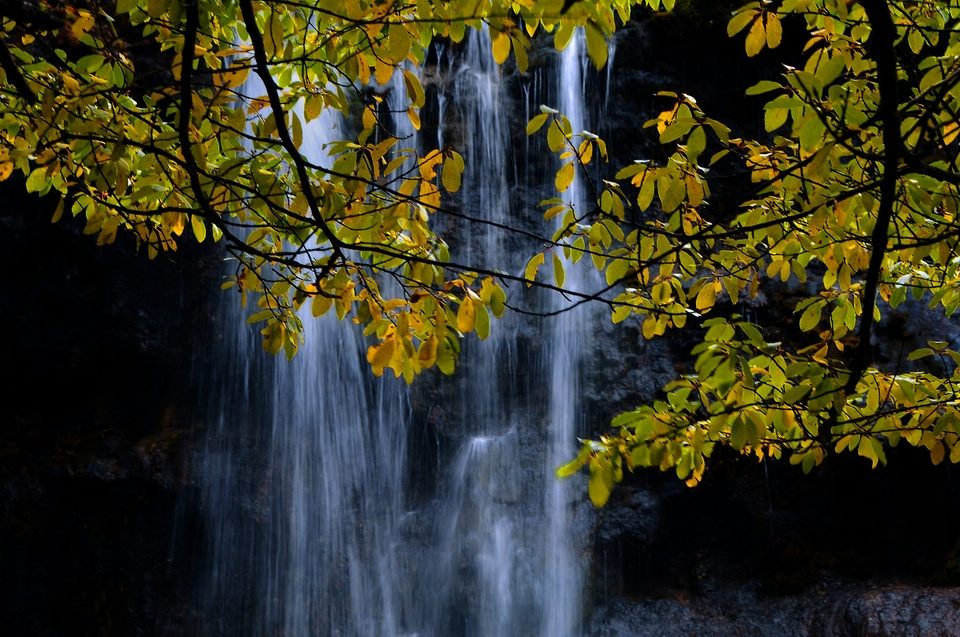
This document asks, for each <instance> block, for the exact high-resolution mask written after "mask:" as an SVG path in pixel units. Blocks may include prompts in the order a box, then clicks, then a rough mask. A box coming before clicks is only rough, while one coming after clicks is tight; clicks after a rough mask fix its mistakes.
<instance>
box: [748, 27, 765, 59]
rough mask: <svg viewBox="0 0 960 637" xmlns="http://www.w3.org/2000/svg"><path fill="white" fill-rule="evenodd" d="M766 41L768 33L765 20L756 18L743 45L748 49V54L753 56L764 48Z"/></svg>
mask: <svg viewBox="0 0 960 637" xmlns="http://www.w3.org/2000/svg"><path fill="white" fill-rule="evenodd" d="M766 42H767V34H766V30H765V29H764V27H763V20H755V21H754V23H753V25H752V26H751V27H750V32H749V33H748V34H747V39H746V40H745V41H744V45H743V46H744V48H745V49H746V51H747V56H748V57H753V56H754V55H756V54H757V53H759V52H760V51H761V50H763V45H764V44H766Z"/></svg>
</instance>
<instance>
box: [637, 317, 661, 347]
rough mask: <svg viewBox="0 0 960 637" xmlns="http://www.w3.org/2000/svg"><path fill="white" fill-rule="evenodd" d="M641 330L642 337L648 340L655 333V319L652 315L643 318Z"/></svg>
mask: <svg viewBox="0 0 960 637" xmlns="http://www.w3.org/2000/svg"><path fill="white" fill-rule="evenodd" d="M641 330H642V331H643V338H645V339H647V340H648V341H649V340H650V339H652V338H653V337H654V336H656V335H657V319H656V318H655V317H653V316H652V315H649V316H647V318H645V319H643V327H642V328H641Z"/></svg>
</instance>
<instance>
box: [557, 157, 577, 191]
mask: <svg viewBox="0 0 960 637" xmlns="http://www.w3.org/2000/svg"><path fill="white" fill-rule="evenodd" d="M575 174H576V169H575V168H574V165H573V162H567V163H566V164H564V165H563V166H562V167H561V168H560V170H558V171H557V178H556V180H555V181H554V184H555V185H556V187H557V190H558V191H559V192H563V191H565V190H566V189H567V188H569V187H570V184H571V183H573V176H574V175H575Z"/></svg>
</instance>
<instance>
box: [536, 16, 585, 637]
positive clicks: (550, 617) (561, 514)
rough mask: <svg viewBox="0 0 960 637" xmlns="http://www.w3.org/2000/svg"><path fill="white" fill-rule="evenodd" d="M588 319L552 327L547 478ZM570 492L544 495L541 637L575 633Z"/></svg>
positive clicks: (578, 280) (567, 65)
mask: <svg viewBox="0 0 960 637" xmlns="http://www.w3.org/2000/svg"><path fill="white" fill-rule="evenodd" d="M581 48H582V34H581V33H580V32H579V31H578V32H577V33H576V34H575V36H574V37H573V38H571V41H570V43H569V45H568V46H567V48H566V49H564V51H563V53H562V54H561V62H560V68H559V75H558V78H557V86H558V89H559V95H558V97H559V106H560V111H561V112H562V113H564V114H565V115H566V116H567V118H569V120H570V125H571V128H572V130H573V132H574V134H576V133H578V132H579V131H582V130H584V126H585V121H584V120H585V112H584V111H585V108H584V100H583V86H582V82H583V66H582V61H583V55H582V53H581ZM565 194H566V200H567V202H568V203H569V204H570V205H571V206H573V207H574V208H575V209H576V210H578V211H580V210H582V209H583V207H584V206H585V197H584V193H583V192H582V188H581V187H580V184H579V179H574V181H573V183H572V184H571V186H570V188H569V189H568V190H567V192H566V193H565ZM571 265H572V264H570V263H569V262H566V263H565V267H566V269H567V270H568V274H567V280H566V285H567V286H568V287H570V288H572V289H583V288H584V287H585V286H586V283H587V281H586V277H585V276H584V273H583V272H582V271H581V270H582V269H581V268H578V267H571ZM553 302H554V308H553V309H560V308H562V307H563V306H564V303H565V300H564V299H563V298H562V297H554V299H553ZM588 318H589V315H588V314H587V313H586V312H585V311H584V310H583V309H582V308H577V309H575V310H572V311H568V312H564V313H562V314H561V315H559V316H558V317H557V318H556V320H555V322H554V324H553V330H552V333H551V337H550V338H551V340H550V346H549V352H550V356H551V360H550V365H551V373H550V404H549V416H548V422H549V425H550V433H549V449H548V452H547V467H546V470H547V471H548V472H549V474H552V473H553V471H554V470H555V469H556V467H558V466H560V464H562V463H563V462H565V461H567V460H569V459H570V458H571V457H572V456H573V454H574V451H575V450H574V447H573V444H574V442H575V441H576V436H577V433H578V430H579V428H580V422H579V419H578V414H579V413H580V404H579V397H580V393H581V390H580V377H579V369H580V359H579V354H580V352H582V350H583V335H584V333H585V332H586V330H587V328H588ZM571 487H572V485H570V484H568V483H566V482H561V481H557V480H554V481H552V482H549V483H548V487H547V489H546V494H545V496H546V515H547V522H548V527H547V528H548V540H547V542H546V544H547V546H549V547H551V551H550V552H549V553H548V554H547V556H546V563H545V569H544V570H545V573H544V582H545V584H546V585H547V586H548V587H549V589H550V595H549V596H547V597H546V598H545V602H546V603H545V606H544V614H545V620H544V623H543V629H542V631H541V634H542V635H544V637H547V636H555V635H575V634H578V633H579V625H580V606H581V599H582V593H583V590H582V589H583V569H582V567H581V565H579V564H577V563H576V558H575V553H574V547H575V545H576V543H577V542H576V539H575V534H574V522H575V521H574V520H573V516H574V510H573V507H572V506H571V505H572V502H573V500H572V498H573V494H572V493H571Z"/></svg>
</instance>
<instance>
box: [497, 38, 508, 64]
mask: <svg viewBox="0 0 960 637" xmlns="http://www.w3.org/2000/svg"><path fill="white" fill-rule="evenodd" d="M508 55H510V36H508V35H507V34H506V33H504V32H503V31H500V32H499V33H497V34H496V35H495V36H493V59H494V60H495V61H496V63H497V64H503V63H504V62H505V61H506V60H507V56H508Z"/></svg>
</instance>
